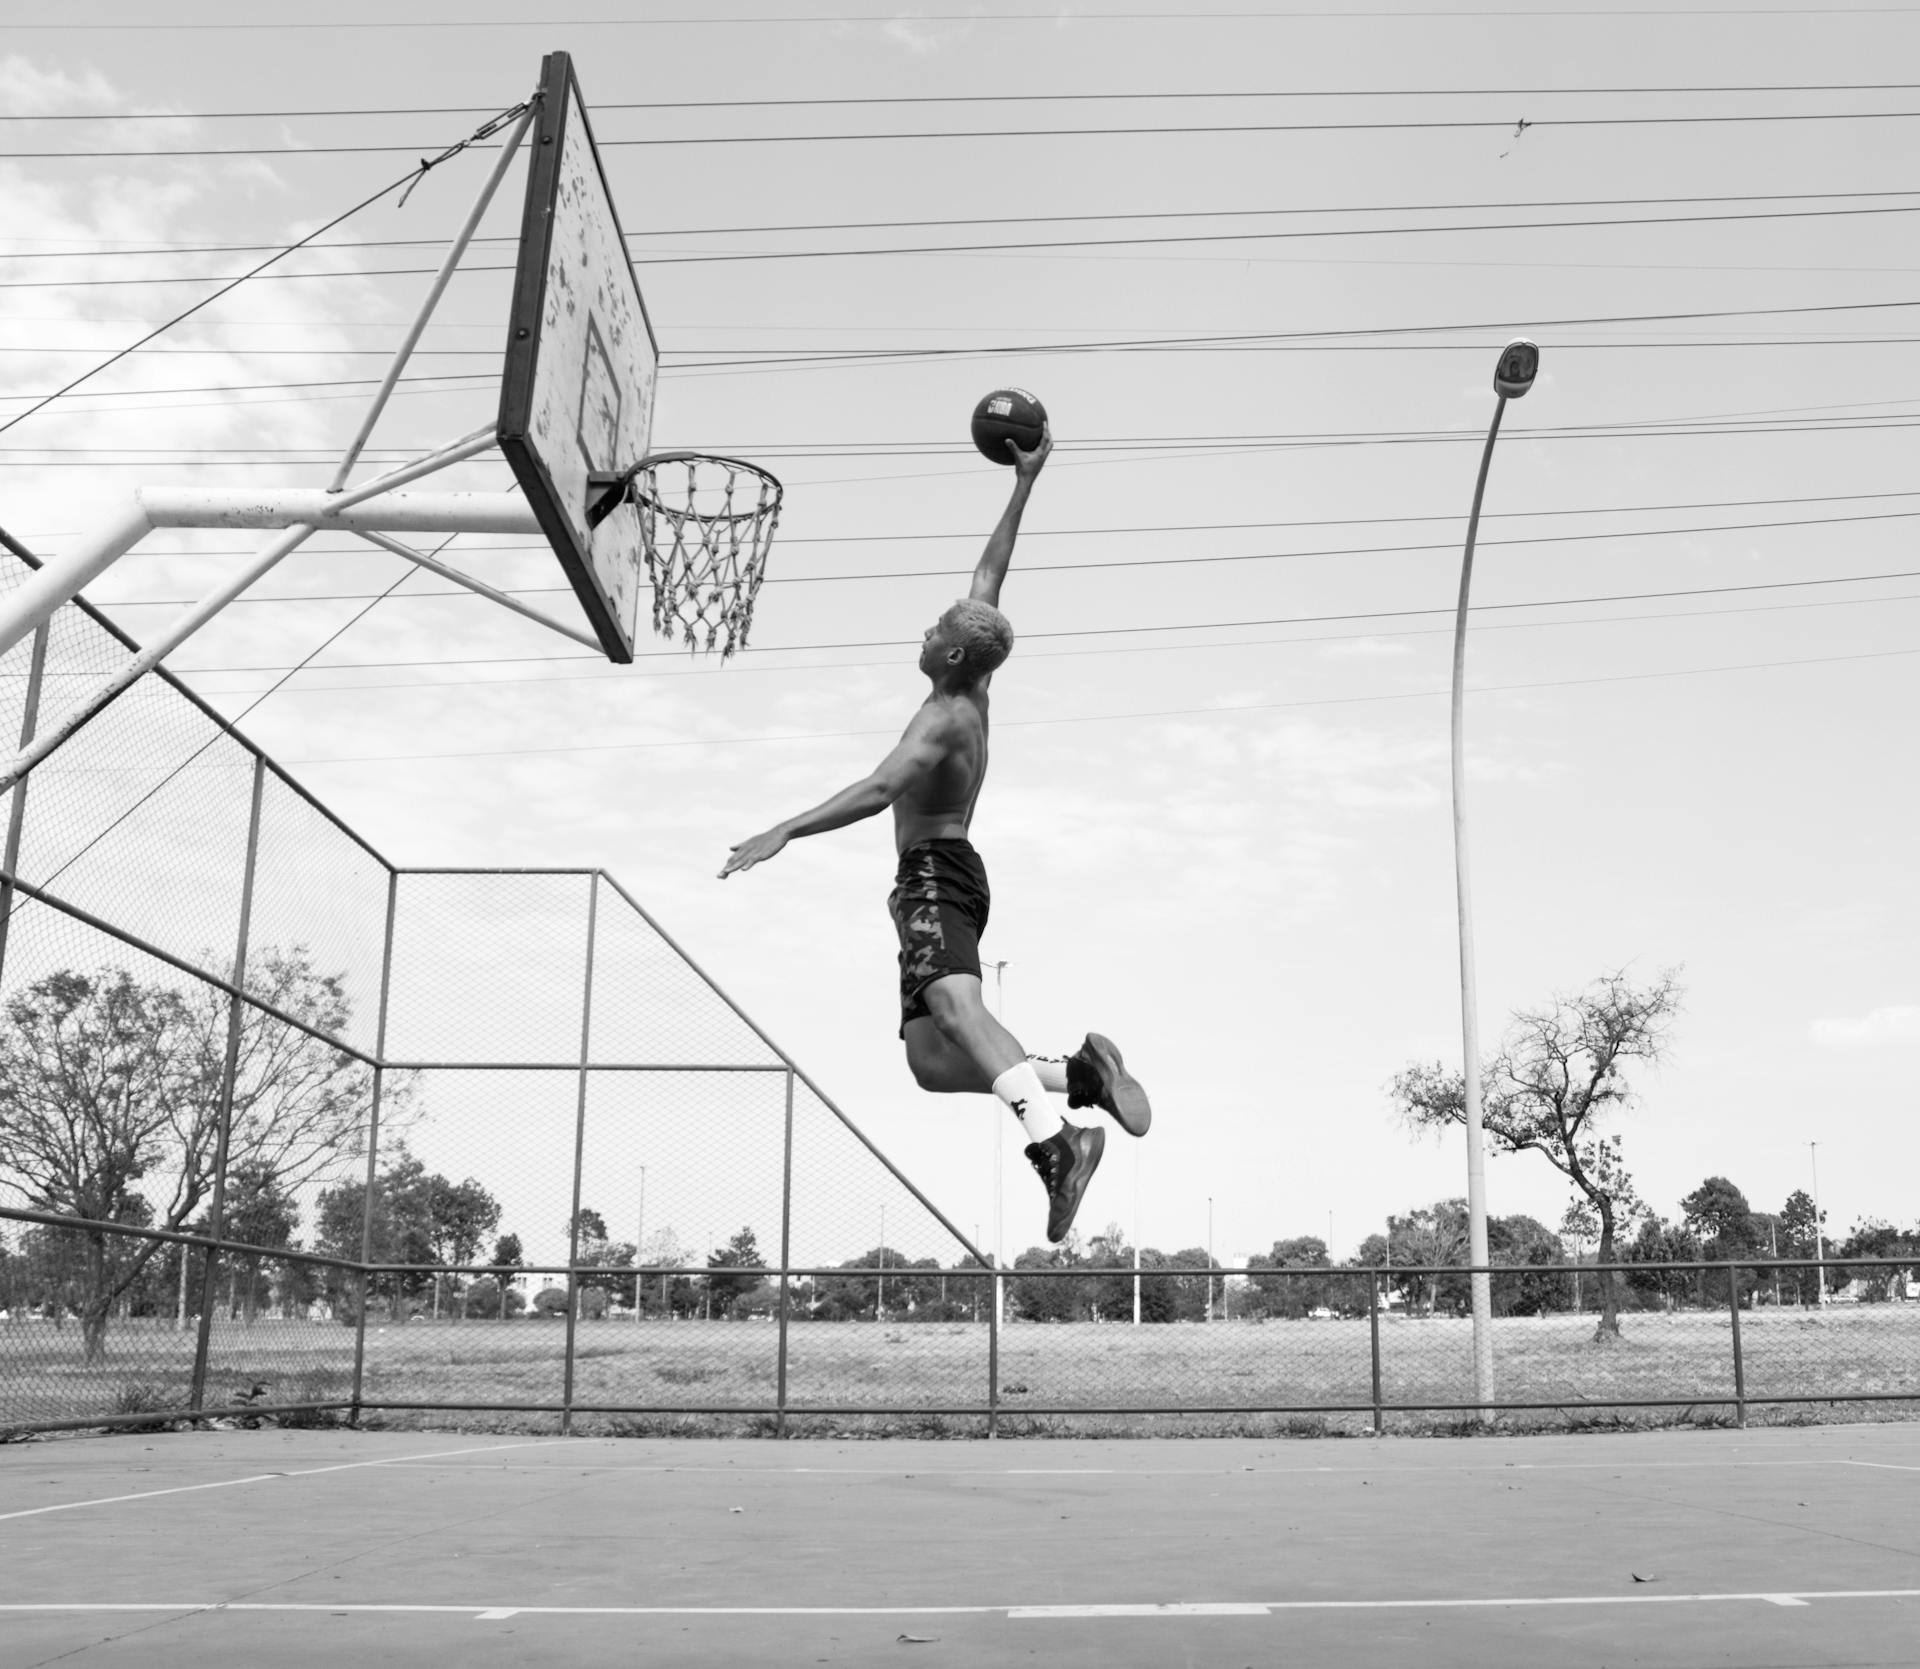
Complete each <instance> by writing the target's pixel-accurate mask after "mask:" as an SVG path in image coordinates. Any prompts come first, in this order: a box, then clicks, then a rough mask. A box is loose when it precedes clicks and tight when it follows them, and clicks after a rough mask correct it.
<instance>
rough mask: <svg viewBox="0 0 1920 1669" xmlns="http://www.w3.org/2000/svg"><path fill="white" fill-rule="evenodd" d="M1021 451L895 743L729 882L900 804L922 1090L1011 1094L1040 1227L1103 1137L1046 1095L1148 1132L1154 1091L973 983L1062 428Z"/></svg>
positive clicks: (1064, 1212)
mask: <svg viewBox="0 0 1920 1669" xmlns="http://www.w3.org/2000/svg"><path fill="white" fill-rule="evenodd" d="M1008 450H1009V451H1011V452H1012V453H1013V456H1014V482H1013V496H1012V497H1011V498H1010V499H1009V500H1008V502H1007V508H1006V510H1005V512H1004V513H1003V514H1002V515H1001V517H1000V525H999V526H998V527H996V528H995V529H994V530H993V536H992V537H991V538H990V539H988V541H987V548H986V550H985V552H984V553H983V554H982V555H981V558H980V565H979V566H978V567H977V568H975V569H974V573H973V590H972V592H971V593H970V594H969V596H968V597H967V598H966V599H965V600H964V601H962V602H957V603H955V604H954V605H953V606H952V607H951V608H949V609H948V610H947V611H946V613H944V614H942V615H941V616H940V618H939V619H938V620H937V621H935V622H934V624H933V625H932V626H931V627H930V628H929V629H928V631H927V634H926V637H925V639H924V640H923V641H922V643H921V647H920V670H921V671H922V672H923V673H925V674H926V676H927V679H928V681H929V682H930V683H931V684H932V686H933V687H932V689H930V690H929V691H928V693H927V699H926V700H925V701H924V702H923V703H922V704H921V706H920V710H919V711H918V712H917V713H915V714H914V715H913V719H912V722H911V723H909V724H908V726H907V728H906V733H905V734H904V735H903V736H902V737H901V738H900V740H899V742H898V743H897V744H896V745H895V747H894V749H893V751H892V752H891V753H889V754H888V755H887V756H886V758H885V759H883V760H881V761H880V763H879V764H878V765H877V766H876V767H875V768H874V769H873V771H872V772H871V773H870V774H869V775H867V776H865V777H863V778H861V780H860V781H858V782H856V783H854V784H853V785H852V786H851V787H849V788H843V789H842V790H841V791H840V792H839V793H838V794H835V795H834V796H833V798H832V799H830V800H827V801H824V802H823V803H822V804H820V805H817V806H815V807H814V808H813V810H811V811H806V812H802V813H801V814H800V815H799V816H798V817H790V818H788V819H787V820H786V821H785V822H784V823H776V824H775V825H774V826H773V827H772V828H771V829H769V830H767V832H766V833H765V834H758V835H755V836H754V837H753V838H752V839H751V840H743V841H742V842H741V843H740V844H739V845H738V846H736V847H734V848H733V849H732V855H731V856H730V857H729V858H728V859H727V863H726V867H725V868H724V869H722V870H721V871H720V876H721V879H722V880H724V879H725V878H726V877H727V876H729V875H731V874H733V873H734V872H735V871H736V870H745V869H751V868H752V867H753V866H754V865H755V864H757V863H764V862H766V860H767V859H768V858H771V857H773V856H774V855H775V854H776V853H777V852H779V851H780V849H781V848H782V847H784V846H785V845H786V844H787V842H788V841H789V840H795V839H798V838H799V837H800V836H802V835H815V834H825V833H826V832H827V831H828V830H829V829H843V828H845V827H846V826H847V825H848V824H849V823H857V822H859V821H860V820H861V819H862V818H864V817H872V816H874V815H876V814H877V813H879V812H881V811H884V810H885V809H886V808H887V807H888V806H891V807H893V834H894V846H895V848H896V849H897V850H898V852H899V854H900V867H899V872H898V874H897V875H896V877H895V883H894V889H893V892H892V894H891V896H890V897H889V898H888V900H887V907H888V909H889V910H890V911H891V913H892V915H893V924H894V927H895V929H896V931H897V932H898V934H899V937H900V1009H901V1022H900V1036H901V1039H902V1041H904V1042H905V1044H906V1046H907V1065H908V1066H909V1067H910V1068H911V1069H912V1071H913V1076H914V1079H915V1081H916V1082H917V1083H918V1084H919V1085H920V1087H921V1088H922V1089H926V1090H934V1091H937V1092H939V1093H942V1094H949V1095H965V1094H975V1095H978V1094H986V1093H988V1092H991V1093H992V1094H994V1095H997V1096H998V1097H999V1098H1000V1099H1001V1100H1002V1101H1004V1102H1005V1103H1006V1104H1007V1108H1008V1110H1009V1111H1011V1112H1012V1114H1013V1116H1014V1117H1015V1118H1017V1119H1018V1120H1019V1121H1020V1124H1021V1127H1022V1128H1023V1129H1024V1130H1025V1131H1026V1134H1027V1138H1028V1145H1027V1150H1026V1152H1027V1159H1028V1161H1029V1162H1030V1163H1031V1164H1032V1166H1033V1168H1034V1169H1035V1170H1036V1171H1038V1172H1039V1173H1040V1180H1041V1181H1042V1182H1043V1183H1044V1184H1045V1185H1046V1190H1047V1239H1048V1240H1050V1241H1052V1242H1054V1243H1056V1244H1057V1243H1058V1242H1060V1241H1062V1240H1064V1239H1065V1238H1066V1235H1067V1230H1068V1229H1069V1228H1071V1227H1072V1226H1073V1217H1074V1213H1075V1212H1076V1211H1078V1210H1079V1208H1080V1197H1081V1196H1082V1195H1083V1194H1084V1193H1085V1192H1086V1189H1087V1184H1088V1182H1089V1181H1091V1180H1092V1178H1093V1173H1094V1170H1095V1169H1096V1168H1097V1167H1098V1165H1099V1163H1100V1154H1101V1151H1102V1149H1103V1148H1104V1147H1105V1146H1106V1140H1107V1133H1106V1131H1105V1130H1104V1129H1102V1128H1100V1127H1099V1126H1090V1125H1078V1124H1070V1123H1068V1122H1067V1121H1066V1120H1064V1119H1062V1118H1061V1117H1060V1115H1059V1114H1058V1113H1056V1112H1055V1111H1054V1110H1053V1108H1052V1106H1051V1105H1050V1104H1049V1102H1048V1100H1047V1092H1048V1091H1051V1092H1052V1093H1053V1094H1055V1095H1064V1096H1065V1097H1066V1098H1067V1105H1068V1106H1069V1107H1100V1108H1102V1109H1104V1110H1105V1111H1106V1112H1108V1113H1110V1114H1111V1115H1112V1116H1113V1118H1114V1120H1115V1121H1116V1122H1117V1123H1118V1124H1119V1126H1120V1128H1121V1129H1122V1130H1125V1131H1126V1132H1127V1133H1128V1134H1129V1135H1134V1136H1144V1135H1145V1134H1146V1132H1147V1126H1148V1124H1149V1123H1150V1122H1151V1120H1152V1117H1153V1113H1152V1109H1151V1108H1150V1107H1149V1105H1148V1103H1147V1096H1146V1092H1145V1091H1144V1090H1143V1089H1141V1087H1140V1085H1139V1083H1138V1082H1137V1081H1136V1080H1135V1079H1134V1078H1133V1077H1132V1075H1131V1074H1129V1073H1128V1072H1127V1070H1126V1068H1125V1067H1124V1065H1122V1063H1121V1059H1120V1051H1119V1050H1118V1049H1116V1048H1115V1047H1114V1046H1113V1044H1112V1043H1110V1042H1109V1041H1108V1040H1107V1039H1106V1038H1104V1037H1102V1036H1101V1035H1100V1034H1099V1033H1098V1032H1089V1033H1088V1034H1087V1038H1086V1041H1085V1042H1084V1043H1082V1044H1081V1045H1080V1047H1079V1048H1078V1049H1077V1050H1075V1051H1074V1052H1073V1054H1071V1055H1069V1056H1067V1057H1065V1058H1064V1059H1061V1058H1058V1057H1047V1056H1038V1055H1028V1054H1027V1053H1026V1051H1025V1050H1023V1049H1022V1048H1021V1046H1020V1044H1019V1042H1018V1041H1017V1040H1016V1039H1015V1038H1014V1036H1013V1034H1012V1033H1011V1032H1009V1031H1008V1030H1007V1029H1006V1027H1004V1026H1003V1025H1001V1024H1000V1022H999V1021H998V1020H996V1019H995V1018H994V1017H993V1016H992V1015H991V1014H990V1013H988V1012H987V1005H986V1002H985V1001H984V999H983V997H982V993H981V988H980V935H981V934H982V933H983V932H984V931H985V930H986V925H987V909H988V904H989V902H990V901H989V896H988V891H987V872H986V870H985V868H984V867H983V866H982V865H981V862H980V856H979V854H978V853H977V852H975V851H974V849H973V845H972V843H971V842H970V841H969V840H968V839H967V830H968V828H969V826H970V825H971V824H972V822H973V808H974V805H975V803H976V802H977V801H978V800H979V798H980V785H981V783H982V782H983V781H985V780H986V774H987V686H988V685H989V684H990V683H991V682H992V679H993V673H994V669H995V668H996V667H998V666H999V665H1000V663H1001V662H1002V661H1004V660H1005V659H1006V658H1007V655H1008V654H1009V652H1010V651H1011V650H1012V648H1013V628H1012V626H1010V625H1009V624H1008V623H1007V617H1006V616H1005V615H1004V614H1002V613H1001V612H1000V609H999V606H998V605H999V602H1000V586H1001V582H1002V581H1003V580H1005V579H1006V577H1007V565H1008V564H1009V563H1010V562H1011V561H1012V560H1013V544H1014V540H1015V538H1016V537H1017V536H1018V534H1019V531H1020V517H1021V514H1022V513H1023V512H1024V511H1025V509H1026V507H1027V499H1028V498H1029V497H1030V496H1031V494H1032V492H1033V484H1034V482H1035V481H1036V480H1037V479H1038V478H1039V475H1040V470H1041V468H1042V466H1043V465H1045V463H1046V461H1047V454H1048V453H1049V452H1051V451H1052V450H1053V436H1052V434H1051V433H1050V432H1049V433H1043V434H1042V436H1041V439H1040V444H1039V445H1038V446H1036V447H1035V448H1034V449H1033V450H1032V451H1031V452H1022V451H1021V450H1020V449H1019V448H1018V447H1015V446H1013V445H1012V444H1011V443H1009V445H1008Z"/></svg>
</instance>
